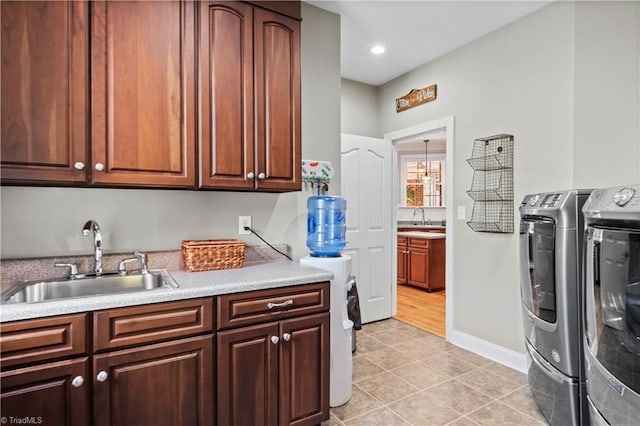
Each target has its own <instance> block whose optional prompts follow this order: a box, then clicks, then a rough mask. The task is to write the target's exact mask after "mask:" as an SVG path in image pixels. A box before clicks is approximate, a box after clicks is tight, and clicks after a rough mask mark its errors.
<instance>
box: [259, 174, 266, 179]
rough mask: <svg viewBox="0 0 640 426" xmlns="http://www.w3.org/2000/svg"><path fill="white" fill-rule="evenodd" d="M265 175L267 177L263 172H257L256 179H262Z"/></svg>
mask: <svg viewBox="0 0 640 426" xmlns="http://www.w3.org/2000/svg"><path fill="white" fill-rule="evenodd" d="M266 177H267V175H265V174H264V173H260V174H258V179H264V178H266Z"/></svg>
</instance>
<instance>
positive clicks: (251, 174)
mask: <svg viewBox="0 0 640 426" xmlns="http://www.w3.org/2000/svg"><path fill="white" fill-rule="evenodd" d="M254 176H255V175H254V174H253V172H249V173H247V179H253V177H254Z"/></svg>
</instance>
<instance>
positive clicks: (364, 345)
mask: <svg viewBox="0 0 640 426" xmlns="http://www.w3.org/2000/svg"><path fill="white" fill-rule="evenodd" d="M356 333H357V337H356V351H355V352H354V356H360V355H366V354H368V353H371V352H375V351H377V350H379V349H384V348H386V347H387V345H385V344H384V343H383V342H381V341H380V340H378V339H376V338H375V337H373V336H374V335H373V334H365V333H360V332H359V331H357V332H356Z"/></svg>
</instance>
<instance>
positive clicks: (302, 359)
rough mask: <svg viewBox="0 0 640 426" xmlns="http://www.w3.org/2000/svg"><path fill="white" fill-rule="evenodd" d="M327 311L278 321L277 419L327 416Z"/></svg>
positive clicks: (311, 421) (300, 421) (288, 421)
mask: <svg viewBox="0 0 640 426" xmlns="http://www.w3.org/2000/svg"><path fill="white" fill-rule="evenodd" d="M329 346H330V344H329V312H325V313H322V314H316V315H309V316H305V317H301V318H294V319H290V320H285V321H282V322H281V323H280V403H279V405H280V423H279V424H281V425H316V424H320V423H321V422H322V421H323V420H327V419H328V418H329V358H330V357H329Z"/></svg>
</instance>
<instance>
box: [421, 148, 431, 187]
mask: <svg viewBox="0 0 640 426" xmlns="http://www.w3.org/2000/svg"><path fill="white" fill-rule="evenodd" d="M428 144H429V139H425V140H424V176H422V182H425V183H427V182H431V180H432V179H431V176H429V161H428V159H427V158H428V157H427V145H428Z"/></svg>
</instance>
